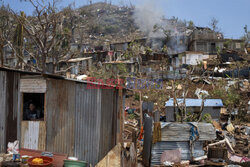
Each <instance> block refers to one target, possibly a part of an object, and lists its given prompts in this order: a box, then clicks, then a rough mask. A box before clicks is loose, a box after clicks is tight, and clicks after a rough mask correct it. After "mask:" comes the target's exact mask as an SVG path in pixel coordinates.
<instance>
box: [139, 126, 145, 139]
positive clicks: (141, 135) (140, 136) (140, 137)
mask: <svg viewBox="0 0 250 167" xmlns="http://www.w3.org/2000/svg"><path fill="white" fill-rule="evenodd" d="M143 132H144V130H143V126H142V127H141V130H140V135H139V138H138V139H139V140H141V139H143Z"/></svg>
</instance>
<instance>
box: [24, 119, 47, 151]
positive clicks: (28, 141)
mask: <svg viewBox="0 0 250 167" xmlns="http://www.w3.org/2000/svg"><path fill="white" fill-rule="evenodd" d="M45 141H46V125H45V122H43V121H22V122H21V148H27V149H34V150H42V151H45Z"/></svg>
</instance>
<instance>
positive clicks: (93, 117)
mask: <svg viewBox="0 0 250 167" xmlns="http://www.w3.org/2000/svg"><path fill="white" fill-rule="evenodd" d="M117 102H118V100H117V90H115V89H113V88H112V89H88V88H87V85H86V84H82V83H77V84H76V122H75V127H76V128H75V156H76V157H78V158H79V159H81V160H85V161H87V162H89V163H91V164H92V165H95V164H97V162H98V161H99V160H101V159H102V158H103V157H104V156H105V155H106V154H107V153H108V152H109V151H110V150H111V149H112V148H113V147H114V146H115V144H116V132H117V112H118V111H117Z"/></svg>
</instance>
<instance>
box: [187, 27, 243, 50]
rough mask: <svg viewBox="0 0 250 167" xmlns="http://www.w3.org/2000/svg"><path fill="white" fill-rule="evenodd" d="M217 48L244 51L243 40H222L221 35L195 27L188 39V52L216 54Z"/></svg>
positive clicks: (208, 29)
mask: <svg viewBox="0 0 250 167" xmlns="http://www.w3.org/2000/svg"><path fill="white" fill-rule="evenodd" d="M217 48H220V49H228V50H237V51H244V40H240V39H224V38H223V35H222V34H221V33H217V32H215V31H213V30H211V29H210V28H203V27H196V29H194V30H193V32H192V34H191V35H190V38H189V45H188V50H190V51H195V52H204V53H206V54H217Z"/></svg>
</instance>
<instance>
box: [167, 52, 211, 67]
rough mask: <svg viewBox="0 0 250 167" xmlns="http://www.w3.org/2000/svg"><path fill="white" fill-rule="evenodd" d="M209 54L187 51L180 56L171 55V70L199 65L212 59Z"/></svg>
mask: <svg viewBox="0 0 250 167" xmlns="http://www.w3.org/2000/svg"><path fill="white" fill-rule="evenodd" d="M210 57H211V56H209V55H208V54H205V53H203V52H192V51H185V52H182V53H179V54H174V55H170V65H171V68H170V70H171V69H172V70H173V68H181V67H182V66H183V65H198V64H200V63H201V62H203V60H206V59H208V58H210Z"/></svg>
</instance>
